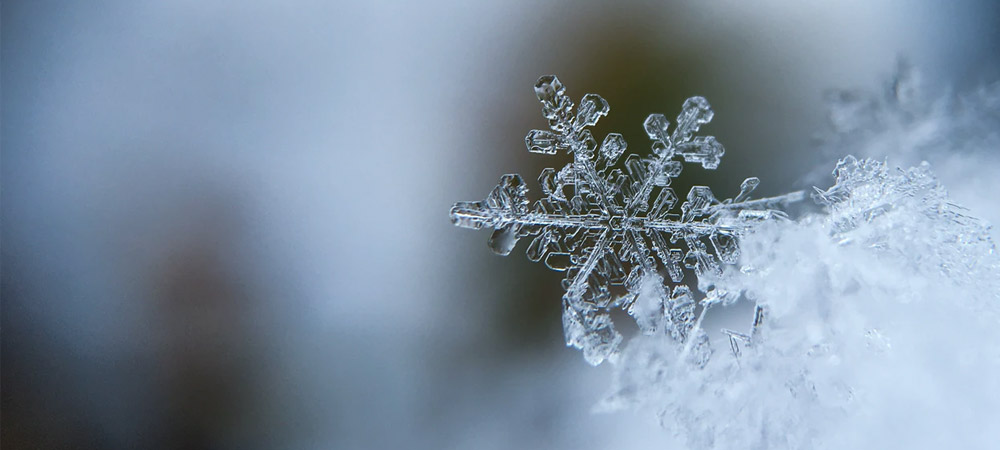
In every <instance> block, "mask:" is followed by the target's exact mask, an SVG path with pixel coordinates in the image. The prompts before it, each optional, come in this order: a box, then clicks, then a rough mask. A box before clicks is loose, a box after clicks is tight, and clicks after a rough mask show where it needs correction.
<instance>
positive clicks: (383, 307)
mask: <svg viewBox="0 0 1000 450" xmlns="http://www.w3.org/2000/svg"><path fill="white" fill-rule="evenodd" d="M661 3H663V2H643V1H629V2H624V3H617V4H614V5H610V4H609V5H602V4H597V3H589V2H585V3H580V2H569V1H566V2H553V3H545V4H535V3H534V2H526V1H509V2H493V3H483V4H473V3H468V2H454V3H442V2H428V3H415V2H414V3H406V2H318V1H303V2H281V1H266V0H253V1H224V0H207V1H204V0H203V1H191V0H182V1H174V2H129V1H119V2H108V1H93V2H68V1H66V2H59V1H6V2H4V3H3V5H2V11H0V18H2V55H0V56H2V69H3V72H2V86H0V87H2V101H3V110H2V141H0V142H2V257H3V259H2V308H3V309H2V327H0V332H2V340H3V341H2V343H3V347H2V394H0V395H2V410H3V426H2V444H3V446H4V447H5V448H9V449H19V448H187V449H228V448H241V449H242V448H285V449H330V448H550V449H559V448H654V447H659V446H662V445H665V444H668V443H670V440H671V435H670V432H669V430H665V429H662V428H661V427H660V426H659V425H658V424H657V423H656V419H655V417H650V416H646V415H642V414H631V413H621V414H593V413H591V407H592V405H593V404H594V403H595V402H596V401H597V400H598V399H600V397H601V395H602V393H603V392H604V389H606V388H607V386H608V376H609V371H608V368H607V367H599V368H590V367H589V366H587V365H586V364H585V363H584V362H583V359H582V357H581V356H580V355H579V354H578V353H576V352H575V351H574V350H572V349H567V348H565V347H563V345H562V339H561V323H560V320H559V307H560V305H559V296H560V294H561V293H560V288H559V274H557V273H553V272H548V271H546V270H545V269H544V268H543V267H542V266H536V265H532V264H530V263H529V262H528V261H527V260H526V259H525V258H524V257H523V256H522V254H521V252H522V251H523V250H522V248H521V247H519V248H518V249H516V250H515V253H514V254H512V255H511V256H510V257H508V258H500V257H496V256H494V255H493V254H491V253H490V252H489V250H488V249H487V248H486V239H487V236H488V234H487V233H485V232H482V233H476V232H472V231H468V230H460V229H456V228H453V227H452V226H451V224H450V222H449V220H448V216H447V212H448V209H449V208H450V206H451V204H452V203H453V202H455V201H458V200H478V199H481V198H482V197H483V196H485V194H486V193H487V192H488V191H489V190H490V189H491V188H492V186H493V185H494V184H495V182H496V180H497V179H498V178H499V176H500V175H501V174H503V173H510V172H518V173H521V174H522V175H523V176H524V177H525V179H527V180H529V184H531V185H532V187H535V185H534V181H533V180H534V179H535V176H536V174H537V173H538V172H539V171H540V169H541V168H543V167H548V166H558V165H561V164H564V163H565V162H566V157H565V156H558V157H546V156H540V155H532V154H529V153H528V152H527V151H526V150H525V149H524V144H523V136H524V134H525V133H526V132H527V131H528V130H529V129H532V128H539V127H543V126H544V121H543V120H542V118H541V117H540V114H539V107H538V105H537V101H536V99H535V98H534V95H533V92H532V90H531V87H532V85H533V84H534V81H535V79H536V78H537V77H538V76H539V75H543V74H549V73H555V74H558V75H559V76H560V78H561V79H562V80H563V82H564V83H565V84H566V85H567V86H568V88H569V92H570V94H571V95H572V96H573V97H574V98H579V97H580V96H582V95H583V94H585V93H587V92H595V93H600V94H601V95H603V96H604V97H605V98H606V99H607V100H608V101H609V103H610V104H611V108H612V109H611V114H610V116H608V117H607V118H606V119H605V120H604V121H603V122H602V124H601V125H599V127H598V128H597V130H596V131H597V134H599V135H603V133H607V132H611V131H620V132H622V133H624V134H625V136H626V138H627V139H628V140H629V143H630V146H631V150H632V151H638V152H642V151H645V149H646V148H647V145H648V141H647V140H646V139H645V137H644V136H643V134H642V131H641V123H642V119H643V118H644V117H645V116H646V115H647V114H649V113H652V112H663V113H665V114H667V115H668V116H673V115H675V114H676V113H677V111H678V110H679V107H680V104H681V102H682V101H683V99H684V98H686V97H688V96H691V95H703V96H705V97H707V98H708V99H709V101H710V102H711V103H712V105H713V107H714V109H715V111H716V118H715V121H714V123H713V124H712V125H710V126H709V127H707V128H706V132H711V134H714V135H716V136H717V137H718V138H719V140H720V141H721V142H723V143H724V144H725V145H726V148H727V155H726V157H725V158H724V160H723V163H722V165H721V167H720V170H719V171H718V172H717V173H704V172H702V171H699V170H690V171H688V172H686V173H685V175H687V176H691V177H695V179H697V182H698V183H703V184H709V185H711V186H713V188H714V189H715V190H716V191H717V192H735V191H737V190H738V186H739V183H740V182H741V181H742V180H743V179H744V178H746V177H748V176H759V177H760V178H761V179H762V180H763V183H762V185H761V188H760V189H761V192H762V193H765V194H774V193H779V192H782V191H788V190H791V189H799V188H803V187H808V186H809V185H811V184H813V183H823V182H827V181H828V180H818V181H817V180H815V179H813V178H810V177H809V176H807V175H809V174H814V173H815V169H816V168H817V167H824V166H829V167H832V165H831V162H832V161H833V159H831V157H830V155H825V154H822V153H821V152H818V151H817V150H816V149H815V145H814V142H813V140H812V137H813V136H815V134H816V133H817V132H819V131H821V130H822V129H823V127H824V126H825V125H824V114H825V110H824V106H823V103H822V93H823V91H824V90H826V89H829V88H837V87H847V88H852V87H861V88H869V89H878V88H879V87H880V86H881V85H882V83H884V82H886V80H888V79H889V77H890V76H891V75H892V73H893V70H894V67H895V65H896V60H897V59H898V58H899V57H901V56H903V57H906V58H908V59H909V60H910V61H911V62H912V63H914V64H915V65H916V66H918V67H920V68H922V69H923V71H924V73H925V74H926V76H927V78H928V79H929V80H931V83H929V84H931V85H934V86H941V87H942V89H944V88H948V87H951V88H954V89H963V88H964V87H968V86H976V85H979V84H981V83H984V82H989V81H992V80H996V79H998V78H1000V66H998V61H997V55H998V54H1000V45H998V44H1000V31H998V23H1000V10H998V9H1000V8H998V7H997V5H996V4H995V3H993V2H987V1H983V2H961V1H959V2H930V1H917V2H901V1H895V2H894V1H884V2H868V1H861V0H856V1H846V2H839V3H837V4H836V5H827V4H822V3H821V2H798V1H776V0H772V1H763V2H741V1H716V2H700V3H697V2H678V3H675V4H661ZM687 183H691V181H687ZM680 190H681V191H683V190H684V189H680ZM522 245H523V244H522Z"/></svg>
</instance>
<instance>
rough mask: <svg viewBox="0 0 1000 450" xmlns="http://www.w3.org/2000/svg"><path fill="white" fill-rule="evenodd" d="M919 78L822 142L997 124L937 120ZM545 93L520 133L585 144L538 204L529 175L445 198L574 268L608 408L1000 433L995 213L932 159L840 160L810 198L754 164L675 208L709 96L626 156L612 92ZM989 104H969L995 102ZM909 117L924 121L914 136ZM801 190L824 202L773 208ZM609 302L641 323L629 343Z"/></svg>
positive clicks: (742, 438)
mask: <svg viewBox="0 0 1000 450" xmlns="http://www.w3.org/2000/svg"><path fill="white" fill-rule="evenodd" d="M907 76H911V75H910V74H909V72H903V73H902V75H901V76H900V78H898V79H897V81H896V83H895V84H894V85H893V88H892V90H891V91H890V92H891V97H890V102H889V103H890V104H889V105H888V106H885V105H879V104H877V105H876V106H872V102H871V101H853V100H852V101H846V102H841V103H840V104H838V105H836V106H835V108H834V111H833V113H832V114H831V123H832V124H833V125H834V127H833V128H834V132H833V134H831V136H832V137H828V139H827V143H828V144H830V143H835V144H831V145H830V147H836V146H839V148H843V142H851V143H852V145H857V146H859V148H862V149H865V150H864V151H863V152H862V154H868V156H871V155H870V153H871V152H870V151H869V150H867V149H870V148H871V146H869V145H867V144H865V143H866V142H868V143H870V142H873V141H878V140H879V139H884V136H885V135H886V133H885V132H884V130H885V129H886V128H887V127H888V128H889V129H892V130H893V136H894V137H893V138H892V139H893V142H896V143H900V142H902V143H904V144H905V143H907V142H920V143H922V144H920V145H909V144H906V145H909V147H915V150H913V152H914V153H917V154H919V153H920V152H922V151H924V150H922V149H923V147H931V148H936V147H935V146H933V145H931V143H935V142H936V143H937V145H938V146H942V145H945V144H947V143H948V142H957V141H955V140H949V137H948V133H959V131H956V130H961V134H962V136H961V137H960V139H961V142H977V143H980V144H978V145H984V144H982V143H984V142H985V143H986V144H985V145H989V144H988V143H989V142H990V139H995V134H996V130H995V129H992V128H991V127H989V126H982V127H978V128H977V126H974V125H973V124H974V123H976V124H978V123H982V121H979V122H977V121H976V120H975V119H972V118H966V119H954V120H952V121H951V122H948V124H946V125H944V129H943V130H942V129H936V130H934V131H932V132H927V131H926V130H925V128H927V127H930V126H934V125H933V124H937V123H938V122H940V121H934V120H932V119H928V118H926V117H929V116H927V114H930V113H928V112H927V111H929V110H930V109H932V108H936V107H937V106H921V105H923V104H921V103H919V102H917V101H916V100H912V103H908V102H911V98H912V97H913V96H914V95H915V94H914V93H913V90H912V89H911V88H910V86H909V85H907V84H906V83H907V82H908V81H907V79H906V78H905V77H907ZM535 91H536V94H537V95H538V98H539V100H541V102H542V106H543V115H544V116H545V117H546V118H547V119H549V125H550V130H534V131H531V132H530V133H528V136H527V137H526V139H525V141H526V144H527V146H528V149H529V150H530V151H533V152H538V153H545V154H555V153H558V152H560V151H566V152H568V153H570V154H571V155H572V156H573V162H571V163H569V164H567V165H566V166H565V167H563V168H562V169H560V170H558V171H557V170H554V169H546V170H544V171H543V172H542V174H541V177H540V178H539V182H540V184H541V185H542V192H543V194H544V196H543V197H542V198H541V199H540V200H537V201H535V202H534V203H531V202H530V201H529V200H528V199H527V187H526V186H525V184H524V182H523V180H522V179H521V177H520V176H518V175H504V176H503V177H502V178H501V181H500V184H499V185H498V186H497V188H495V189H494V190H493V192H492V193H490V195H489V196H488V197H487V199H486V200H485V201H481V202H460V203H457V204H456V205H455V207H454V208H453V209H452V211H451V216H452V220H453V222H454V223H455V224H456V225H459V226H463V227H468V228H476V229H479V228H492V229H494V233H493V236H492V237H491V238H490V241H489V243H490V247H491V248H492V249H493V250H494V251H495V252H497V253H499V254H504V255H506V254H509V253H510V252H511V251H512V249H513V247H514V245H515V243H516V242H517V240H518V239H519V238H521V237H531V242H530V244H529V245H528V247H527V253H528V257H529V258H530V259H531V260H533V261H542V260H544V262H545V264H546V265H547V266H548V267H549V268H551V269H554V270H561V271H565V272H566V274H567V277H566V279H565V281H564V282H563V287H564V288H565V290H566V293H565V294H564V296H563V308H564V317H563V325H564V330H565V337H566V342H567V345H572V346H575V347H578V348H580V349H581V350H582V351H583V354H584V357H585V358H586V360H587V361H588V362H590V363H592V364H598V363H601V362H602V361H605V360H610V361H611V362H613V363H614V364H615V369H614V373H615V377H614V382H613V386H612V388H611V390H610V392H609V393H608V395H607V396H606V397H605V398H604V400H603V401H601V402H600V404H599V405H598V409H600V410H616V409H621V408H637V409H648V410H652V411H654V412H655V413H656V414H657V415H658V416H659V417H660V419H661V421H662V423H663V425H664V426H665V427H666V428H668V429H670V430H672V431H673V432H674V433H676V434H677V436H678V437H679V438H681V439H682V440H683V441H684V442H686V443H687V445H688V446H689V447H690V448H905V447H909V448H932V447H936V448H990V447H991V446H992V445H995V444H996V443H997V442H1000V428H998V427H996V426H995V424H997V423H1000V331H998V330H1000V259H998V257H997V254H996V250H995V247H994V244H993V242H992V240H991V238H990V233H991V230H990V228H989V225H988V224H987V223H986V222H984V221H982V220H980V219H977V218H975V217H974V213H972V212H970V211H969V210H967V209H965V208H963V207H961V206H959V205H957V204H955V203H954V202H953V201H952V200H950V199H949V196H948V193H947V192H946V191H945V188H944V187H943V186H942V185H941V183H939V181H938V179H937V178H935V176H934V174H933V173H932V172H931V167H930V164H928V163H927V162H920V163H919V164H916V165H915V166H914V167H912V168H909V169H898V168H895V167H894V166H891V165H889V164H888V163H887V162H885V161H879V160H874V159H867V158H864V159H857V158H855V157H853V156H847V157H844V158H843V159H841V160H840V162H839V163H838V164H837V166H836V168H835V170H834V176H835V178H836V181H835V184H834V185H833V186H832V187H830V188H827V189H819V188H816V189H815V192H813V193H812V198H811V199H808V198H807V196H806V195H805V194H803V193H800V192H796V193H792V194H788V195H785V196H781V197H775V198H769V199H760V200H751V199H750V198H749V195H750V193H751V191H753V189H754V188H755V187H756V186H757V184H758V183H759V181H758V180H757V179H756V178H750V179H747V180H746V181H745V182H744V183H743V185H742V189H741V192H740V193H738V194H737V195H736V196H734V197H733V198H731V199H726V200H718V199H716V198H715V196H714V195H713V194H712V192H711V190H709V188H708V187H705V186H695V187H693V188H692V189H691V191H690V192H689V193H688V195H687V197H686V201H685V202H683V203H682V204H681V205H680V207H679V208H677V209H675V208H674V207H675V206H676V203H677V196H676V194H675V193H674V191H673V190H672V188H670V181H671V179H672V178H674V177H677V176H678V175H679V174H680V172H681V168H682V162H688V163H698V164H700V165H701V166H702V167H704V168H708V169H713V168H715V167H717V166H718V164H719V162H720V158H721V157H722V156H723V154H724V151H723V147H722V146H721V144H719V143H718V142H717V141H716V140H715V139H714V138H713V137H701V136H698V137H696V136H695V133H696V132H697V131H698V130H699V128H700V127H701V126H702V125H704V124H707V123H708V122H709V121H710V120H711V119H712V116H713V114H712V111H711V109H710V108H709V106H708V103H707V101H706V100H705V99H703V98H701V97H693V98H691V99H689V100H688V101H686V102H685V103H684V106H683V108H682V111H681V113H680V115H679V116H678V118H677V125H676V126H675V127H674V129H673V131H672V132H671V131H669V122H668V121H667V120H666V118H665V117H664V116H663V115H660V114H653V115H650V116H649V118H648V119H647V120H646V122H645V129H646V131H647V133H648V134H649V136H650V138H651V139H652V140H653V146H652V154H651V155H649V156H640V155H637V154H629V155H628V156H627V157H626V158H625V159H624V163H623V164H622V165H621V166H622V167H621V168H619V167H617V162H618V160H619V159H620V157H621V156H623V155H624V153H625V149H626V145H625V142H624V140H623V139H622V137H621V135H618V134H609V135H608V136H607V137H606V138H605V139H604V141H603V144H601V145H600V146H598V145H597V143H596V140H595V139H594V137H593V136H592V134H591V132H590V131H589V130H588V129H587V127H589V126H592V125H594V124H595V123H596V122H597V120H598V119H599V118H600V117H602V116H604V115H606V114H607V113H608V110H609V108H608V104H607V102H606V101H605V100H604V99H602V98H601V97H599V96H597V95H594V94H588V95H586V96H584V97H583V99H582V101H581V102H580V105H579V106H577V107H576V112H575V114H574V111H573V109H574V108H573V103H572V101H571V100H570V98H569V97H568V96H567V95H566V93H565V88H564V87H563V85H562V84H561V83H560V82H559V80H558V79H556V78H555V77H551V76H548V77H542V78H541V79H540V80H539V82H538V84H537V85H536V87H535ZM966 104H968V103H966ZM859 105H862V106H859ZM996 106H997V105H996V102H994V103H990V102H989V101H986V102H978V103H975V107H976V108H978V109H977V114H979V115H981V116H984V117H986V119H985V120H989V118H991V117H992V118H995V117H997V111H996ZM892 108H895V109H892ZM907 111H909V112H907ZM919 111H924V112H923V113H919ZM921 114H923V115H921ZM920 117H925V118H924V119H921V118H920ZM987 123H988V122H987ZM959 124H961V125H959ZM912 130H920V132H921V133H924V132H927V133H929V134H928V135H929V136H933V139H932V138H930V137H915V138H912V139H911V140H907V139H908V138H905V137H903V136H905V135H907V134H912V133H913V132H914V131H912ZM941 134H944V136H940V135H941ZM977 134H978V135H979V136H976V135H977ZM901 137H902V138H901ZM914 139H915V140H914ZM880 145H884V144H880ZM995 150H996V149H993V151H995ZM651 199H653V200H652V201H650V200H651ZM798 201H806V202H814V203H815V205H816V207H815V208H814V211H813V212H809V213H803V214H800V215H799V216H798V217H792V218H790V217H789V216H788V215H787V214H786V213H785V212H783V211H782V209H783V208H785V207H786V206H788V205H789V204H790V203H792V202H798ZM973 206H975V205H973ZM685 274H687V275H688V276H689V277H688V278H686V277H685ZM692 275H693V280H692V279H691V278H690V276H692ZM737 302H750V303H752V304H753V305H754V308H753V311H754V313H753V314H752V315H751V317H747V319H746V327H745V328H744V329H739V330H710V329H706V327H705V326H703V325H704V324H706V323H708V322H706V321H705V320H704V319H705V317H706V315H711V314H712V312H713V309H714V308H720V307H724V306H727V305H730V304H734V303H737ZM614 308H622V309H624V310H625V311H627V312H628V313H629V314H630V315H631V316H632V317H633V318H634V319H635V321H636V323H637V324H638V325H639V330H640V332H641V333H640V335H638V336H636V337H633V338H631V339H629V340H627V342H626V343H625V344H623V340H624V338H623V337H622V336H621V334H619V332H618V331H616V330H615V328H614V324H613V323H612V320H611V315H610V311H611V310H612V309H614ZM712 336H721V337H722V339H715V338H714V337H712ZM720 343H722V345H719V344H720ZM715 347H722V348H715Z"/></svg>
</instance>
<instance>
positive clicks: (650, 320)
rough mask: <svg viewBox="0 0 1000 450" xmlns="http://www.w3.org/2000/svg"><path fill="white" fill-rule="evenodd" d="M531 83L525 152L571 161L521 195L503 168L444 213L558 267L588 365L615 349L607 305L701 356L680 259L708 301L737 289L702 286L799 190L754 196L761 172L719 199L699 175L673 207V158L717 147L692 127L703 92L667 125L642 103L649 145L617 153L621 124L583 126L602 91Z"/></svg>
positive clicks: (700, 116) (567, 318) (704, 119)
mask: <svg viewBox="0 0 1000 450" xmlns="http://www.w3.org/2000/svg"><path fill="white" fill-rule="evenodd" d="M535 94H536V95H537V97H538V100H539V101H540V102H541V104H542V115H543V116H544V117H545V118H546V119H548V123H549V127H548V128H549V129H547V130H532V131H530V132H528V134H527V136H526V137H525V145H526V146H527V148H528V150H529V151H531V152H534V153H540V154H545V155H555V154H557V153H560V152H566V153H569V154H570V155H572V157H573V160H572V162H570V163H568V164H566V165H565V166H563V167H562V168H561V169H559V170H556V169H552V168H548V169H545V170H543V171H542V173H541V175H540V176H539V178H538V181H539V183H540V184H541V190H542V193H543V197H542V198H541V199H539V200H536V201H534V202H531V201H530V200H529V199H528V197H527V192H528V188H527V186H526V185H525V183H524V180H523V179H522V178H521V176H520V175H516V174H508V175H504V176H502V177H501V178H500V182H499V184H498V185H497V186H496V188H494V189H493V191H492V192H490V194H489V195H488V196H487V197H486V199H485V200H483V201H475V202H459V203H456V204H455V206H454V207H453V208H452V209H451V219H452V222H453V223H454V224H455V225H458V226H461V227H465V228H473V229H481V228H492V229H493V230H494V231H493V234H492V236H491V237H490V239H489V246H490V248H491V249H492V250H493V251H494V252H496V253H497V254H500V255H507V254H509V253H510V252H511V251H512V250H513V248H514V246H515V244H516V243H517V241H518V240H519V239H521V238H524V237H530V238H531V241H530V243H529V244H528V246H527V250H526V252H527V256H528V258H529V259H530V260H532V261H535V262H538V261H544V263H545V265H546V266H548V267H549V268H550V269H552V270H556V271H563V272H565V273H566V277H565V280H564V281H563V288H564V289H565V294H564V295H563V298H562V307H563V329H564V333H565V339H566V343H567V345H571V346H574V347H577V348H580V349H581V350H582V351H583V353H584V357H585V359H586V360H587V361H588V362H590V363H591V364H599V363H601V362H602V361H604V360H606V359H608V358H612V357H614V356H615V355H617V354H618V352H619V346H620V343H621V341H622V336H621V334H620V333H619V332H618V331H616V330H615V327H614V324H613V323H612V320H611V315H610V311H611V310H612V309H613V308H622V309H624V310H625V311H627V312H628V313H629V314H630V315H631V316H632V317H633V318H634V319H635V321H636V323H637V324H638V326H639V329H640V330H641V331H642V332H643V333H644V334H654V333H661V334H665V335H669V336H671V337H672V339H674V340H675V341H677V342H680V343H682V344H683V345H684V348H685V352H684V353H685V357H686V358H689V359H690V360H692V361H696V362H698V364H702V365H703V364H704V363H705V362H706V361H707V359H708V357H709V354H710V348H709V346H708V345H707V344H708V339H707V337H706V336H705V334H704V332H703V331H701V329H700V328H699V327H696V326H695V325H696V323H697V320H699V318H698V317H696V316H695V314H694V311H695V298H694V296H693V294H692V292H691V290H690V288H688V287H687V286H685V285H681V284H680V283H681V282H682V281H683V279H684V272H685V269H690V270H692V271H693V272H694V274H695V275H696V277H697V278H698V285H699V287H700V288H703V289H704V290H705V291H706V292H708V296H707V297H706V298H705V299H703V300H702V302H703V303H704V304H705V305H710V304H713V303H725V302H731V301H733V300H735V294H734V293H732V292H727V291H724V290H721V289H715V290H711V289H708V288H709V287H710V285H711V280H713V279H715V278H717V277H718V276H720V275H721V274H722V273H723V269H724V266H726V265H731V264H734V263H736V261H737V260H738V259H739V256H740V250H739V245H738V239H739V236H740V235H741V233H743V232H744V231H745V230H746V229H747V228H748V227H750V226H751V225H752V224H753V223H755V222H758V221H760V220H762V219H767V218H770V217H775V216H780V215H781V213H780V212H779V211H776V210H774V209H772V208H775V207H777V206H780V205H782V204H784V203H787V202H790V201H797V200H799V199H801V198H802V194H801V193H795V194H790V195H786V196H781V197H775V198H766V199H758V200H751V199H750V194H751V192H752V191H753V190H754V189H755V188H756V187H757V185H758V184H759V182H760V181H759V180H758V179H757V178H748V179H746V180H745V181H744V182H743V183H742V185H741V189H740V192H739V193H738V195H736V196H735V197H733V198H728V199H724V200H719V199H717V198H716V197H715V195H714V194H713V193H712V191H711V189H709V188H708V187H707V186H694V187H692V188H691V190H690V191H689V192H688V194H687V196H686V197H685V201H683V203H681V204H680V205H679V206H678V202H679V198H678V196H677V194H676V192H675V191H674V189H673V188H671V187H670V183H671V180H672V179H673V178H676V177H677V176H679V175H680V173H681V170H682V168H683V164H682V162H686V163H693V164H699V165H700V166H701V167H703V168H705V169H715V168H717V167H718V165H719V163H720V161H721V158H722V156H723V155H724V154H725V150H724V148H723V146H722V144H721V143H719V142H718V141H717V140H716V139H715V137H712V136H699V135H697V134H696V133H698V131H699V129H700V128H701V127H702V126H703V125H705V124H707V123H709V122H710V121H711V120H712V117H713V111H712V109H711V107H710V106H709V104H708V101H707V100H705V99H704V98H703V97H691V98H689V99H687V100H686V101H685V102H684V104H683V106H682V108H681V112H680V114H679V115H678V116H677V119H676V124H675V125H674V127H673V130H671V127H670V121H669V120H668V119H667V118H666V116H664V115H663V114H651V115H650V116H649V117H648V118H647V119H646V121H645V123H644V124H643V127H644V129H645V131H646V133H647V134H648V135H649V138H650V139H651V140H652V151H651V153H650V154H648V155H647V156H642V155H639V154H636V153H631V154H628V155H627V156H625V150H626V147H627V145H626V142H625V140H624V138H623V137H622V135H621V134H618V133H611V134H608V135H607V136H606V137H605V138H604V139H603V140H602V142H601V144H600V145H598V143H597V139H596V138H595V137H594V136H593V134H592V132H591V131H590V130H589V129H588V128H589V127H591V126H593V125H595V124H596V123H597V122H598V120H600V118H601V117H603V116H605V115H607V114H608V111H609V110H610V108H609V106H608V102H607V101H606V100H605V99H604V98H602V97H601V96H599V95H596V94H587V95H585V96H583V98H582V99H581V100H580V103H579V105H576V107H575V108H574V104H573V101H572V100H571V99H570V97H569V96H568V95H567V94H566V89H565V87H564V86H563V84H562V83H561V82H560V81H559V79H558V78H556V77H555V76H543V77H541V78H539V80H538V83H537V84H536V85H535ZM623 156H625V157H624V162H623V163H622V164H619V160H621V159H622V157H623ZM664 275H665V277H664ZM667 280H669V281H667ZM615 286H622V287H623V288H614V287H615ZM671 288H672V289H671ZM640 299H641V301H640ZM703 310H704V308H703Z"/></svg>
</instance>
